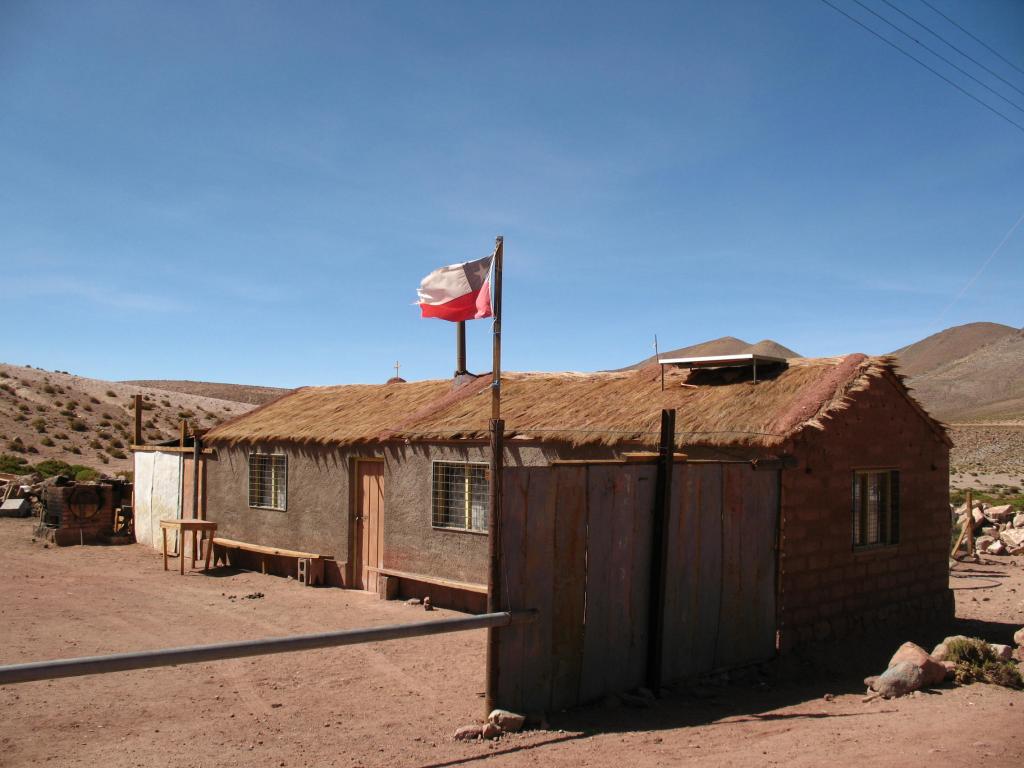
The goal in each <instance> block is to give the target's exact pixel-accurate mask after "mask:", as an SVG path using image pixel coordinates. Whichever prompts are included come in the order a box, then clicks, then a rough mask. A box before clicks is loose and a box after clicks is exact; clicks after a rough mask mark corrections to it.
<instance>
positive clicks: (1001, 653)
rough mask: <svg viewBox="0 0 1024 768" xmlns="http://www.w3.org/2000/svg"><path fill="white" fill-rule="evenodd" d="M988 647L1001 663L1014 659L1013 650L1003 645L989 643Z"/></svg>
mask: <svg viewBox="0 0 1024 768" xmlns="http://www.w3.org/2000/svg"><path fill="white" fill-rule="evenodd" d="M988 647H989V648H991V649H992V653H993V654H994V655H995V657H996V659H997V660H999V661H1010V660H1011V659H1012V658H1013V648H1011V647H1010V646H1008V645H1002V644H1001V643H989V644H988Z"/></svg>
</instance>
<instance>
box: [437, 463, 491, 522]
mask: <svg viewBox="0 0 1024 768" xmlns="http://www.w3.org/2000/svg"><path fill="white" fill-rule="evenodd" d="M488 495H489V488H488V482H487V465H486V464H469V463H466V462H453V461H435V462H434V472H433V479H432V488H431V523H432V524H433V526H434V527H435V528H454V529H457V530H465V531H479V532H482V533H486V532H487V510H488V503H489V502H488Z"/></svg>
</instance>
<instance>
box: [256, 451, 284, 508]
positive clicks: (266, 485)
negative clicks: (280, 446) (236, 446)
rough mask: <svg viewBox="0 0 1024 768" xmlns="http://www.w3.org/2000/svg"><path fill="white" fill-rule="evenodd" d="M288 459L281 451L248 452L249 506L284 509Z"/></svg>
mask: <svg viewBox="0 0 1024 768" xmlns="http://www.w3.org/2000/svg"><path fill="white" fill-rule="evenodd" d="M287 491H288V459H287V457H286V456H285V455H284V454H283V453H250V454H249V506H250V507H257V508H260V509H277V510H280V511H282V512H283V511H284V510H285V508H286V502H287V495H288V493H287Z"/></svg>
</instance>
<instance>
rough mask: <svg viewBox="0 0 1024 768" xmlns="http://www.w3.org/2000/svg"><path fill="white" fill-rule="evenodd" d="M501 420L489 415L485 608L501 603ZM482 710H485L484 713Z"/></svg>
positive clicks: (494, 688)
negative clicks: (489, 449)
mask: <svg viewBox="0 0 1024 768" xmlns="http://www.w3.org/2000/svg"><path fill="white" fill-rule="evenodd" d="M504 437H505V422H504V421H502V420H501V419H491V466H490V476H491V477H490V480H491V482H490V489H489V491H490V498H489V505H488V509H487V555H488V570H487V612H488V613H491V612H492V611H494V610H499V608H498V606H500V605H501V591H502V583H501V471H502V461H503V458H504V456H503V453H504ZM499 642H500V635H499V634H498V629H497V627H492V628H490V629H488V630H487V685H486V695H485V702H484V703H485V706H486V708H487V712H488V713H489V712H490V711H491V710H492V709H494V708H495V707H496V706H497V701H496V697H497V695H498V675H499V674H500V672H499V669H498V644H499ZM485 714H486V713H485Z"/></svg>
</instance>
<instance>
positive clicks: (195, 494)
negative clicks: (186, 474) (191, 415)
mask: <svg viewBox="0 0 1024 768" xmlns="http://www.w3.org/2000/svg"><path fill="white" fill-rule="evenodd" d="M199 443H200V440H199V435H197V434H193V435H192V519H193V520H198V519H199V460H200V458H201V457H202V451H201V449H200V447H199ZM195 554H196V553H195V551H193V552H192V556H193V557H195Z"/></svg>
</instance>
